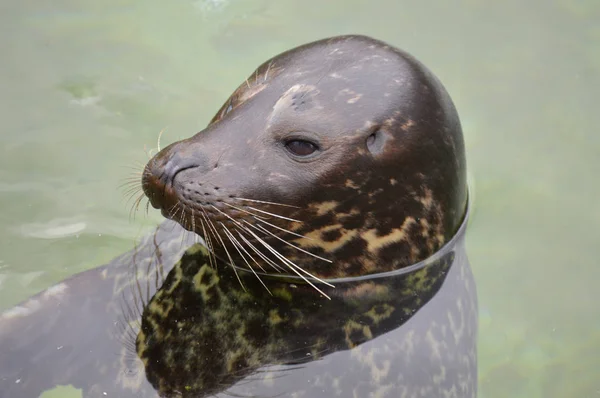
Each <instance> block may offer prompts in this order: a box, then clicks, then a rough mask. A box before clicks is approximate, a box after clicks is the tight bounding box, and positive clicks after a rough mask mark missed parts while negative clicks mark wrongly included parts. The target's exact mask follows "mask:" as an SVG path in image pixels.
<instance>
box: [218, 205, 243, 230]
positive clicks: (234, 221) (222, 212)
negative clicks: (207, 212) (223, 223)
mask: <svg viewBox="0 0 600 398" xmlns="http://www.w3.org/2000/svg"><path fill="white" fill-rule="evenodd" d="M211 207H212V208H213V209H215V210H216V211H218V212H219V213H221V214H223V215H224V216H225V217H227V218H228V219H230V220H231V221H232V222H233V223H234V224H236V225H239V226H241V224H240V223H239V221H237V220H235V219H233V218H232V217H231V216H230V215H229V214H227V213H225V212H224V211H221V210H219V209H218V208H217V207H215V206H214V205H211Z"/></svg>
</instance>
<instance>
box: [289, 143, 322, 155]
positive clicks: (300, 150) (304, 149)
mask: <svg viewBox="0 0 600 398" xmlns="http://www.w3.org/2000/svg"><path fill="white" fill-rule="evenodd" d="M285 147H286V148H287V150H288V151H290V152H291V153H293V154H294V155H296V156H309V155H312V154H313V153H314V152H315V151H316V150H317V149H319V148H318V147H317V146H316V145H315V144H313V143H312V142H310V141H304V140H290V141H288V142H286V143H285Z"/></svg>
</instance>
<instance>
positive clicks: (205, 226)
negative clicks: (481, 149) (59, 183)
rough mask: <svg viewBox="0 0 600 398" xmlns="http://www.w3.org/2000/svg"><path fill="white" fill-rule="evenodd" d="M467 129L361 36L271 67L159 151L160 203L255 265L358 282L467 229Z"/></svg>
mask: <svg viewBox="0 0 600 398" xmlns="http://www.w3.org/2000/svg"><path fill="white" fill-rule="evenodd" d="M465 169H466V166H465V156H464V143H463V139H462V131H461V126H460V122H459V119H458V116H457V113H456V110H455V107H454V105H453V103H452V101H451V99H450V97H449V96H448V94H447V93H446V90H445V89H444V87H443V86H442V84H441V83H440V82H439V81H438V79H437V78H436V77H435V76H434V75H433V74H432V73H431V72H430V71H429V70H428V69H427V68H426V67H425V66H424V65H422V64H421V63H420V62H418V61H417V60H415V59H414V58H413V57H412V56H410V55H409V54H407V53H405V52H403V51H400V50H398V49H396V48H393V47H390V46H388V45H387V44H385V43H383V42H381V41H377V40H374V39H371V38H368V37H364V36H341V37H335V38H331V39H326V40H321V41H318V42H314V43H310V44H307V45H304V46H300V47H298V48H295V49H293V50H290V51H287V52H284V53H282V54H280V55H278V56H276V57H274V58H272V59H270V60H269V61H267V62H265V63H264V64H263V65H261V66H260V67H259V68H258V69H257V70H256V71H255V72H254V73H253V74H252V75H251V76H250V77H249V78H248V79H247V80H246V81H245V82H243V83H242V84H241V85H240V86H239V88H238V89H237V90H236V91H235V92H234V93H233V94H232V95H231V97H230V98H229V99H228V100H227V101H226V102H225V104H224V105H223V107H222V108H221V110H220V111H219V112H218V113H217V115H216V116H215V117H214V118H213V120H212V121H211V123H210V125H209V126H208V127H207V128H206V129H205V130H203V131H201V132H199V133H197V134H196V135H194V136H193V137H191V138H188V139H185V140H182V141H179V142H176V143H174V144H172V145H170V146H168V147H166V148H164V149H163V150H162V151H160V152H159V153H158V154H157V155H156V156H155V157H154V158H153V159H151V161H150V162H149V163H148V165H147V166H146V168H145V170H144V173H143V178H142V185H143V189H144V192H145V193H146V195H147V196H148V197H149V199H150V202H151V203H152V205H153V206H154V207H155V208H160V209H161V210H162V211H163V214H164V215H165V216H167V217H168V218H171V219H173V220H175V221H178V222H180V223H181V224H182V225H183V226H184V227H185V228H186V229H188V230H190V231H193V232H195V233H197V234H199V235H201V236H202V237H203V238H204V239H205V241H206V242H207V244H208V246H209V248H210V249H211V251H213V252H214V253H215V254H216V255H217V256H219V257H221V258H223V259H226V260H229V262H230V263H233V264H234V265H237V266H239V267H244V268H248V269H251V270H253V271H255V272H266V273H272V272H283V270H285V272H289V273H290V274H298V275H300V274H301V273H303V272H305V271H306V272H307V273H310V274H311V275H312V276H315V277H319V278H331V277H348V276H357V275H365V274H371V273H378V272H383V271H389V270H393V269H399V268H402V267H406V266H408V265H410V264H414V263H416V262H418V261H420V260H423V259H425V258H427V257H428V256H430V255H431V254H433V253H434V252H435V251H437V250H438V249H439V248H440V247H441V246H442V245H443V244H444V242H446V241H447V240H448V239H449V238H450V237H452V236H453V234H454V233H455V232H456V230H457V229H458V227H459V225H460V223H461V221H462V219H463V217H464V213H465V207H466V200H467V188H466V177H465Z"/></svg>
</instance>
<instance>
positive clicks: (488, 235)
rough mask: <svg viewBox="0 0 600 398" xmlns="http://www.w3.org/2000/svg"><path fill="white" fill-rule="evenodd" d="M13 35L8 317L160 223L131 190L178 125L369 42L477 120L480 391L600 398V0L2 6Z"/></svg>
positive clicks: (9, 44)
mask: <svg viewBox="0 0 600 398" xmlns="http://www.w3.org/2000/svg"><path fill="white" fill-rule="evenodd" d="M0 32H1V33H2V34H0V88H1V91H0V120H1V124H0V128H1V133H0V209H2V210H1V212H0V309H3V308H7V307H10V306H11V305H14V304H16V303H17V302H18V301H20V300H22V299H24V298H26V297H28V296H30V295H32V294H34V293H36V292H38V291H39V290H41V289H43V288H45V287H48V286H49V285H51V284H52V283H55V282H57V281H59V280H62V279H64V278H65V277H67V276H69V275H71V274H74V273H76V272H78V271H81V270H84V269H87V268H91V267H94V266H97V265H100V264H102V263H105V262H107V261H109V260H110V259H112V258H113V257H114V256H116V255H118V254H120V253H122V252H124V251H126V250H129V249H131V248H132V247H133V243H134V242H135V240H136V239H137V238H139V237H140V236H142V235H143V234H144V233H145V232H146V231H148V229H149V228H150V227H151V226H152V225H155V224H156V223H158V222H159V221H160V220H161V216H160V215H159V214H158V213H157V212H153V211H151V212H150V214H149V216H148V217H146V218H144V217H143V216H142V217H138V219H136V220H135V221H130V220H129V219H128V213H129V207H128V206H127V205H126V203H125V200H124V194H123V191H122V190H119V189H118V186H119V184H120V183H121V182H122V181H123V179H125V178H127V177H129V176H131V175H133V173H135V172H136V170H137V171H139V169H140V164H142V163H144V162H145V161H146V160H147V155H146V150H147V149H149V148H154V147H156V141H157V137H158V134H159V132H160V131H161V130H162V129H164V128H166V131H165V133H164V134H163V137H162V145H163V146H164V145H166V144H168V143H170V142H173V141H175V140H178V139H181V138H183V137H186V136H189V135H191V134H192V133H194V132H196V131H198V130H201V129H202V128H203V126H204V125H205V124H206V123H207V122H208V120H209V119H210V117H211V116H212V115H213V113H214V112H216V110H217V109H218V108H219V106H220V105H221V104H222V102H223V101H224V100H225V99H226V98H227V96H228V95H229V93H230V92H231V91H232V90H233V89H234V88H235V87H237V85H238V84H239V82H240V81H242V80H243V79H244V78H245V77H246V75H247V74H249V73H250V72H251V71H252V70H253V69H254V68H255V67H256V66H257V65H258V64H260V63H261V62H262V61H264V60H265V59H267V58H268V57H270V56H272V55H274V54H276V53H278V52H281V51H283V50H285V49H288V48H290V47H293V46H295V45H298V44H301V43H304V42H307V41H311V40H315V39H319V38H323V37H326V36H331V35H337V34H343V33H363V34H368V35H371V36H374V37H376V38H379V39H383V40H385V41H388V42H390V43H392V44H394V45H396V46H399V47H401V48H403V49H405V50H408V51H409V52H411V53H413V54H414V55H415V56H417V57H418V58H419V59H420V60H422V61H423V62H424V63H425V64H426V65H428V66H429V67H430V68H431V69H432V70H433V71H434V72H435V73H436V74H437V75H438V76H439V77H440V79H441V80H442V81H443V82H444V84H445V85H446V87H447V89H448V91H449V92H450V94H451V95H452V97H453V99H454V101H455V103H456V105H457V107H458V109H459V112H460V114H461V118H462V121H463V127H464V132H465V139H466V144H467V150H468V161H469V170H470V174H471V177H472V178H473V181H474V184H473V188H474V192H475V209H474V213H473V219H472V223H471V225H470V229H469V232H468V251H469V256H470V259H471V262H472V266H473V270H474V273H475V276H476V279H477V283H478V290H479V298H480V312H481V314H480V319H481V325H480V337H479V363H480V371H479V372H480V373H479V376H480V396H481V397H484V398H495V397H498V398H500V397H527V398H537V397H544V398H546V397H557V398H559V397H560V398H563V397H598V396H600V305H599V304H598V302H599V301H600V300H599V299H600V294H598V293H597V289H598V287H597V286H598V281H599V280H600V267H599V266H598V265H599V264H600V261H599V257H600V249H599V248H597V247H598V246H597V245H598V244H599V243H600V232H599V231H600V204H599V203H600V201H599V199H598V198H600V177H598V176H599V175H600V134H598V125H599V124H600V123H599V122H600V112H598V110H597V109H598V104H600V100H599V99H598V96H599V94H600V3H599V2H598V1H597V0H588V1H568V0H563V1H546V0H544V1H542V0H535V1H527V2H523V1H517V0H507V1H501V2H498V1H476V0H464V1H456V2H447V1H442V0H440V1H419V2H417V1H399V0H387V1H372V0H371V1H358V0H338V1H324V0H318V1H317V0H304V1H292V0H253V1H242V0H229V1H218V0H213V1H208V0H205V1H201V0H196V1H189V0H176V1H168V2H166V1H158V0H145V1H126V0H121V1H117V0H104V1H102V2H98V1H89V0H87V1H82V0H78V1H75V0H56V1H53V2H40V1H38V2H31V1H18V2H16V1H15V2H8V1H4V2H2V4H0ZM141 214H142V213H140V214H139V215H141ZM61 391H62V390H61ZM57 394H58V395H57V396H63V395H62V392H61V393H57ZM49 396H50V395H49Z"/></svg>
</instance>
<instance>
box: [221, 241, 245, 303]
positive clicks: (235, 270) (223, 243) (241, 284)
mask: <svg viewBox="0 0 600 398" xmlns="http://www.w3.org/2000/svg"><path fill="white" fill-rule="evenodd" d="M216 236H217V238H218V239H219V241H221V245H222V247H223V249H224V250H225V253H226V254H227V258H229V263H230V264H231V265H232V267H231V268H233V272H234V273H235V276H236V278H237V280H238V282H239V283H240V286H241V287H242V289H244V291H246V286H244V284H243V283H242V279H241V278H240V276H239V275H238V272H237V269H236V266H235V262H234V261H233V258H232V257H231V255H230V254H229V250H227V246H225V242H223V239H221V235H219V234H216Z"/></svg>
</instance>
